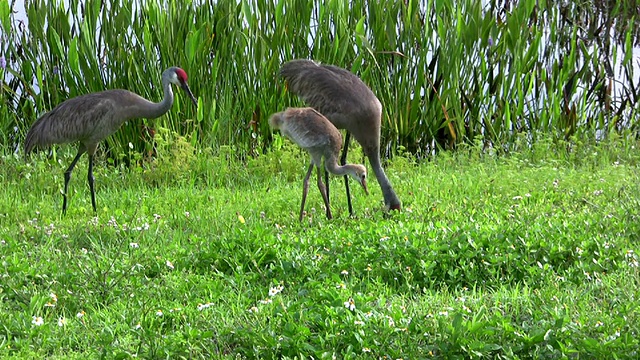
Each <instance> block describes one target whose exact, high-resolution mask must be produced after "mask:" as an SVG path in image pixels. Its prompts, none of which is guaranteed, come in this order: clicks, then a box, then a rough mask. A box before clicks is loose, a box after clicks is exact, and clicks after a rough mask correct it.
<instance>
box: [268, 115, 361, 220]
mask: <svg viewBox="0 0 640 360" xmlns="http://www.w3.org/2000/svg"><path fill="white" fill-rule="evenodd" d="M269 125H270V126H271V127H272V128H274V129H280V132H281V133H282V134H283V135H284V136H286V137H288V138H289V139H291V140H292V141H293V142H295V143H296V144H298V145H299V146H300V147H301V148H303V149H305V150H306V151H307V152H308V153H309V155H311V165H309V170H308V171H307V175H306V176H305V178H304V182H303V186H302V204H301V205H300V221H302V215H303V212H304V202H305V200H306V199H307V192H308V190H309V177H310V176H311V172H312V171H313V167H314V166H315V167H316V168H317V171H318V189H319V190H320V194H322V199H323V200H324V204H325V206H326V208H327V218H328V219H331V218H332V216H331V207H330V206H329V197H328V194H327V191H326V188H325V185H324V184H323V183H322V176H321V167H322V160H323V159H324V166H325V169H326V170H327V171H328V172H330V173H332V174H335V175H344V176H347V175H351V176H352V177H353V178H354V179H356V180H358V182H359V183H360V184H361V185H362V188H363V189H364V192H365V193H366V194H367V195H368V194H369V190H368V189H367V168H366V167H364V165H360V164H346V165H345V164H343V165H342V166H340V165H338V155H339V154H340V148H341V147H342V135H340V131H338V129H336V127H335V126H333V124H331V122H330V121H329V120H328V119H327V118H326V117H324V116H323V115H322V114H320V113H319V112H318V111H316V110H315V109H313V108H288V109H287V110H285V111H282V112H279V113H275V114H273V115H271V117H270V118H269ZM327 174H328V173H327Z"/></svg>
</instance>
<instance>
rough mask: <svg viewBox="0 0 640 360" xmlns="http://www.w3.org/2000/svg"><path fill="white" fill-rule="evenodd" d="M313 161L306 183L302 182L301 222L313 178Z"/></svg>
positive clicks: (305, 179) (305, 178)
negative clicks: (310, 181)
mask: <svg viewBox="0 0 640 360" xmlns="http://www.w3.org/2000/svg"><path fill="white" fill-rule="evenodd" d="M313 167H314V165H313V161H312V162H311V165H309V170H308V171H307V175H306V176H305V177H304V181H303V182H302V204H301V205H300V221H302V213H303V212H304V202H305V201H306V200H307V193H308V192H309V178H310V177H311V172H312V171H313Z"/></svg>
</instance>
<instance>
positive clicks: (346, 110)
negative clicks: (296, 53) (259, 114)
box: [280, 60, 401, 215]
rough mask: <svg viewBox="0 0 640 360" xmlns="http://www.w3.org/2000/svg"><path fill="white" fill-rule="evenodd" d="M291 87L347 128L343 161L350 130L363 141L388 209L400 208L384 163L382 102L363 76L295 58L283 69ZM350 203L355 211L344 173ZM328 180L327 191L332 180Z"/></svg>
mask: <svg viewBox="0 0 640 360" xmlns="http://www.w3.org/2000/svg"><path fill="white" fill-rule="evenodd" d="M280 76H282V77H283V78H284V79H285V81H286V84H287V89H289V91H291V92H292V93H293V94H296V95H298V96H300V97H301V98H302V99H303V100H304V101H305V102H306V103H307V104H308V105H309V106H311V107H313V108H315V109H316V110H318V111H319V112H320V113H321V114H322V115H324V116H325V117H327V119H329V121H331V122H332V123H333V125H335V126H336V127H337V128H339V129H346V130H347V136H346V139H345V142H344V149H343V150H342V156H341V158H340V163H341V164H342V165H344V164H345V163H346V160H347V150H348V148H349V139H350V134H353V137H355V138H356V140H357V141H358V142H359V143H360V145H361V146H362V150H363V151H364V153H365V155H366V156H367V157H368V158H369V163H370V164H371V168H372V169H373V172H374V173H375V175H376V179H377V180H378V183H379V184H380V187H381V188H382V194H383V196H384V203H385V207H386V208H387V209H392V210H400V207H401V204H400V200H399V199H398V196H397V195H396V193H395V192H394V191H393V188H392V187H391V183H390V182H389V179H388V178H387V175H386V174H385V173H384V170H383V169H382V166H381V164H380V125H381V120H382V104H381V103H380V101H379V100H378V98H377V97H376V96H375V95H374V94H373V92H372V91H371V89H369V87H367V85H365V83H364V82H362V80H360V78H358V77H357V76H356V75H354V74H353V73H351V72H349V71H347V70H345V69H342V68H340V67H337V66H333V65H320V64H318V63H316V62H315V61H312V60H291V61H288V62H286V63H284V64H283V65H282V68H281V69H280ZM344 180H345V187H346V191H347V201H348V204H349V214H351V215H353V208H352V206H351V195H350V193H349V182H348V178H347V176H345V177H344ZM326 181H327V195H328V193H329V180H328V177H327V178H326Z"/></svg>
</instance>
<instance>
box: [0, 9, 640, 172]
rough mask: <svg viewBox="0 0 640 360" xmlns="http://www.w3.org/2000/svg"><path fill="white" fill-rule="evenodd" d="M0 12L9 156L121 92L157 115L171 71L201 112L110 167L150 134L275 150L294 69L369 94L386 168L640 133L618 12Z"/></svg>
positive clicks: (137, 125) (136, 124)
mask: <svg viewBox="0 0 640 360" xmlns="http://www.w3.org/2000/svg"><path fill="white" fill-rule="evenodd" d="M7 4H8V2H7V1H6V0H5V1H0V24H1V26H2V29H3V32H2V34H0V38H1V39H2V46H1V47H0V51H1V53H0V55H2V56H4V57H5V58H6V59H8V61H7V67H6V69H4V70H3V69H0V80H1V81H2V88H1V90H0V105H2V106H1V107H0V125H1V126H2V130H4V132H3V134H5V135H4V137H3V138H2V141H3V143H4V144H5V145H7V146H5V147H4V148H5V151H7V150H8V149H10V151H13V150H14V149H15V148H16V146H15V145H16V143H17V142H20V141H22V139H23V136H24V134H25V133H26V130H27V129H28V127H29V126H30V124H31V123H32V122H33V121H34V120H35V119H36V118H37V116H38V115H40V114H42V113H43V112H45V111H47V110H49V109H51V108H53V107H54V106H55V105H56V104H57V103H59V102H61V101H63V100H65V99H67V98H70V97H73V96H77V95H80V94H85V93H88V92H93V91H99V90H103V89H107V88H126V89H129V90H131V91H134V92H137V93H139V94H141V95H142V96H145V97H147V98H149V99H152V100H158V99H159V98H160V97H161V96H162V94H161V90H160V86H159V80H160V74H161V73H162V71H163V70H164V69H165V68H166V67H169V66H173V65H177V66H181V67H183V68H184V69H185V70H186V71H187V73H188V74H189V82H190V85H191V87H192V89H193V91H194V93H195V95H196V96H198V97H199V98H200V106H199V109H198V110H195V109H194V108H193V106H190V104H189V103H188V101H187V99H186V98H184V97H181V96H180V94H178V96H177V100H176V104H175V105H174V108H173V109H172V111H170V112H169V113H168V114H167V115H166V116H163V117H161V118H160V119H158V120H156V121H132V122H130V123H129V124H126V125H125V126H124V127H123V129H122V130H121V131H120V132H118V133H116V134H115V135H114V136H112V137H111V138H110V139H109V140H108V141H107V143H106V145H105V150H106V151H107V154H108V157H109V158H110V159H112V160H114V161H118V160H119V159H123V158H126V157H127V156H128V155H127V154H129V153H130V152H131V148H130V145H132V146H133V148H134V150H135V152H140V153H142V152H148V151H150V147H151V141H150V140H151V137H150V135H152V134H153V133H154V129H157V128H164V129H167V130H169V132H170V133H175V134H180V135H182V136H185V137H187V138H188V139H189V141H190V142H191V143H192V145H193V146H194V147H196V148H203V147H214V148H217V147H218V146H220V145H231V146H233V147H235V148H236V150H237V153H239V154H242V155H243V156H246V155H250V154H255V153H257V152H258V151H264V150H265V149H266V148H267V147H268V145H269V142H270V140H271V136H270V134H271V132H270V129H269V127H268V125H267V123H266V119H267V118H268V116H269V114H270V113H272V112H275V111H278V110H281V109H282V108H283V107H285V106H290V105H300V104H302V103H301V102H300V101H299V100H298V99H296V98H295V97H293V96H292V95H291V94H288V93H286V91H285V89H284V86H283V84H282V81H281V80H280V79H278V78H277V73H278V68H279V67H280V65H281V64H282V62H284V61H287V60H290V59H293V58H313V59H315V60H318V61H320V62H323V63H330V64H336V65H339V66H342V67H345V68H347V69H350V70H351V71H353V72H355V73H356V74H358V75H359V76H360V77H361V78H362V79H363V80H364V81H365V83H367V84H369V85H370V86H371V88H372V89H373V91H374V93H376V94H377V96H378V97H379V98H380V100H381V102H382V103H383V106H384V115H383V116H384V119H383V129H382V132H383V134H382V135H383V144H382V145H383V149H384V151H385V155H387V156H392V155H393V154H394V153H395V152H396V151H398V149H403V151H409V152H412V153H415V154H424V155H428V154H432V153H433V152H434V151H438V150H439V149H443V148H454V147H456V146H458V145H459V144H464V143H469V144H472V143H475V142H477V141H482V142H484V144H485V145H486V146H487V147H491V148H495V149H497V150H499V151H511V150H513V149H517V148H518V146H531V145H532V144H534V143H535V142H536V141H537V139H538V138H539V137H540V136H544V137H551V138H553V139H557V140H559V141H570V140H571V139H572V138H573V137H575V136H580V137H585V138H587V139H594V140H598V139H602V138H604V137H606V136H608V134H610V133H611V132H618V133H623V134H627V133H630V132H633V133H635V132H637V130H638V120H637V116H638V113H637V112H638V110H637V101H638V88H639V87H640V83H638V79H637V78H638V76H637V72H638V64H637V59H636V60H634V59H633V57H632V55H631V54H632V49H633V46H635V44H637V42H638V39H637V31H635V29H637V28H638V27H637V26H634V24H635V23H636V22H637V21H638V20H637V18H636V17H633V16H626V17H625V16H622V15H624V14H628V13H629V10H628V6H626V7H625V5H624V4H626V3H622V5H617V6H615V7H613V8H607V9H606V11H601V12H596V13H597V15H596V16H591V15H589V14H590V11H589V10H591V11H592V12H593V10H592V9H586V11H585V9H581V8H580V7H579V6H580V4H578V3H567V4H564V5H562V6H558V5H557V4H556V3H555V2H550V1H540V0H523V1H518V2H515V3H514V2H508V1H505V2H491V4H490V5H487V6H483V5H482V2H478V1H473V0H462V1H455V2H454V1H434V0H423V1H415V0H407V1H402V2H397V1H389V0H382V1H376V2H373V1H364V0H355V1H351V2H343V1H326V2H318V1H310V0H290V1H281V2H272V1H266V0H256V1H247V0H244V1H229V0H220V1H217V2H210V1H189V0H179V1H165V0H141V1H139V2H125V1H115V0H109V1H103V0H88V1H79V0H69V1H62V0H52V1H45V0H33V1H30V2H28V4H27V15H28V27H26V28H25V27H23V26H22V25H21V24H20V23H19V22H16V21H13V20H12V14H11V13H10V11H9V10H10V7H9V6H7ZM65 4H67V5H65ZM593 7H594V8H598V7H597V6H596V5H593ZM625 9H627V10H625ZM614 19H616V21H615V22H614V21H613V20H614ZM604 33H615V34H617V35H619V36H618V37H616V38H614V39H613V40H605V39H609V38H608V37H604V36H602V34H604ZM616 39H618V40H619V41H616ZM616 64H617V66H616ZM614 68H615V70H616V73H614V72H613V69H614ZM14 128H15V129H17V131H13V130H12V129H14ZM12 131H13V133H14V134H15V135H14V136H13V137H9V136H7V135H6V134H11V133H12ZM523 140H524V141H523Z"/></svg>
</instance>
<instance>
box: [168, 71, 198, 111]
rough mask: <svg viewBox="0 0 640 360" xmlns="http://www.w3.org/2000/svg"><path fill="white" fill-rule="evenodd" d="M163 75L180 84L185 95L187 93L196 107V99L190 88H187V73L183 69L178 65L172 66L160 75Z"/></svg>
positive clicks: (173, 82)
mask: <svg viewBox="0 0 640 360" xmlns="http://www.w3.org/2000/svg"><path fill="white" fill-rule="evenodd" d="M165 76H167V77H168V80H169V82H171V83H172V84H176V85H178V86H180V87H181V88H182V90H184V91H185V92H186V93H187V95H189V98H190V99H191V101H193V104H194V105H195V106H196V107H198V100H196V98H195V96H193V93H192V92H191V89H189V85H188V84H187V73H186V72H185V71H184V70H182V69H181V68H179V67H172V68H169V69H168V70H167V71H165V72H164V74H163V76H162V77H163V78H164V77H165Z"/></svg>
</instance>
